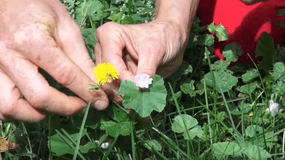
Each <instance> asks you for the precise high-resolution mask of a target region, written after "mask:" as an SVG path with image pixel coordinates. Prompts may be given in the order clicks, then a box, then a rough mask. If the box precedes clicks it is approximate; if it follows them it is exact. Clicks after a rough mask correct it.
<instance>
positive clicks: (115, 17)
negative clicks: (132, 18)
mask: <svg viewBox="0 0 285 160" xmlns="http://www.w3.org/2000/svg"><path fill="white" fill-rule="evenodd" d="M123 14H124V12H123V11H121V12H119V13H116V14H112V15H111V16H109V17H108V19H110V20H111V21H113V22H115V23H120V22H121V20H122V18H123Z"/></svg>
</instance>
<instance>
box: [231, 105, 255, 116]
mask: <svg viewBox="0 0 285 160" xmlns="http://www.w3.org/2000/svg"><path fill="white" fill-rule="evenodd" d="M251 109H252V107H251V105H250V104H248V103H244V102H242V103H240V105H239V107H238V108H236V109H234V110H232V111H231V114H233V115H237V116H238V115H242V114H246V113H248V112H249V111H250V110H251Z"/></svg>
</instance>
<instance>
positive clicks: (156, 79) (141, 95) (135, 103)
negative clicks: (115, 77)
mask: <svg viewBox="0 0 285 160" xmlns="http://www.w3.org/2000/svg"><path fill="white" fill-rule="evenodd" d="M151 78H152V84H151V85H150V87H149V88H148V89H146V90H145V91H144V92H141V91H140V90H139V88H138V87H136V86H135V84H134V82H131V81H127V80H126V81H123V82H122V83H121V86H120V89H119V92H118V93H119V94H121V95H123V106H124V107H125V108H130V109H134V110H135V111H136V112H137V113H138V114H139V115H140V116H141V117H147V116H149V115H150V114H151V112H152V111H153V110H155V111H157V112H161V111H162V110H163V109H164V107H165V105H166V89H165V86H164V82H163V79H162V78H161V77H160V76H158V75H154V76H152V77H151Z"/></svg>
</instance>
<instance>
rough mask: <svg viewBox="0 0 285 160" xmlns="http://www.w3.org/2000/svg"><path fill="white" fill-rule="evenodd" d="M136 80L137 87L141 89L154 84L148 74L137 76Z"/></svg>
mask: <svg viewBox="0 0 285 160" xmlns="http://www.w3.org/2000/svg"><path fill="white" fill-rule="evenodd" d="M135 79H136V86H137V87H140V88H148V87H149V85H150V84H151V83H152V78H150V77H149V75H147V74H142V75H137V76H135Z"/></svg>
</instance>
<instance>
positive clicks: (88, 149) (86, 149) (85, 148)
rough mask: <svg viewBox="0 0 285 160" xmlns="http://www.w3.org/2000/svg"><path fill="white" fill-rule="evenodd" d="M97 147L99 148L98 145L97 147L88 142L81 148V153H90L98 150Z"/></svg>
mask: <svg viewBox="0 0 285 160" xmlns="http://www.w3.org/2000/svg"><path fill="white" fill-rule="evenodd" d="M97 147H98V145H96V144H95V143H92V142H88V143H86V144H85V145H84V146H80V148H79V149H80V152H81V153H88V152H91V151H92V150H94V149H96V148H97Z"/></svg>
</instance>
